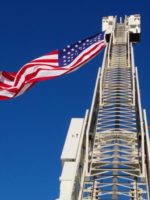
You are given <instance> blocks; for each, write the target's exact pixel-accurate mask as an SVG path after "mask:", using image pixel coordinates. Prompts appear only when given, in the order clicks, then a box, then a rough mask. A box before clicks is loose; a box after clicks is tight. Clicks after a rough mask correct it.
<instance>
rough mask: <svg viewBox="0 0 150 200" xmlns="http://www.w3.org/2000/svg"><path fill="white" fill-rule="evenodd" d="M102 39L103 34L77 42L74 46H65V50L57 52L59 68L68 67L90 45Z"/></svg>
mask: <svg viewBox="0 0 150 200" xmlns="http://www.w3.org/2000/svg"><path fill="white" fill-rule="evenodd" d="M103 39H104V34H103V33H99V34H97V35H94V36H93V37H89V38H86V39H84V40H82V41H78V42H77V43H75V44H71V45H67V46H66V48H64V49H62V50H59V54H58V55H59V57H58V59H59V60H58V61H59V66H61V67H64V66H66V65H69V64H70V63H71V62H72V61H73V60H74V59H75V58H76V57H77V56H78V55H79V54H80V53H81V52H82V51H84V50H85V49H87V48H88V47H89V46H91V45H92V44H94V43H96V42H98V41H101V40H103Z"/></svg>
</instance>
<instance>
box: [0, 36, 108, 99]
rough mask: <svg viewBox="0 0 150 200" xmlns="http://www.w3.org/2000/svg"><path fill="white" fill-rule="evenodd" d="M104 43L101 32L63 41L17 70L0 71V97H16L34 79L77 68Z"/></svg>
mask: <svg viewBox="0 0 150 200" xmlns="http://www.w3.org/2000/svg"><path fill="white" fill-rule="evenodd" d="M104 47H105V41H104V33H98V34H96V35H94V36H92V37H88V38H86V39H84V40H81V41H78V42H76V43H74V44H71V45H67V46H66V47H65V48H64V49H61V50H55V51H53V52H51V53H49V54H46V55H44V56H41V57H39V58H36V59H34V60H32V61H31V62H29V63H27V64H25V65H24V66H23V67H22V68H21V69H20V70H19V71H18V72H13V73H11V72H5V71H2V72H0V100H4V99H10V98H13V97H17V96H19V95H21V94H23V93H24V92H25V91H27V90H28V89H29V88H31V87H32V86H33V85H34V84H35V83H37V82H39V81H42V80H48V79H52V78H56V77H58V76H61V75H63V74H67V73H70V72H73V71H75V70H76V69H78V68H80V67H81V66H82V65H83V64H85V63H86V62H88V61H89V60H91V59H92V58H93V57H94V56H96V55H97V54H98V53H99V52H100V51H101V50H102V49H103V48H104Z"/></svg>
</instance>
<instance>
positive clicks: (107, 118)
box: [82, 23, 149, 200]
mask: <svg viewBox="0 0 150 200" xmlns="http://www.w3.org/2000/svg"><path fill="white" fill-rule="evenodd" d="M132 53H133V52H132V47H131V44H130V42H129V34H127V31H126V28H125V24H124V23H118V24H117V25H116V28H115V31H114V34H112V36H111V40H110V42H109V45H108V47H107V50H106V52H105V58H104V59H105V60H104V65H103V68H102V71H101V76H100V79H99V98H98V99H97V101H98V106H97V107H98V108H97V110H98V112H97V120H96V125H95V130H93V134H91V138H92V139H91V143H90V144H89V149H88V166H87V168H88V169H87V171H88V176H86V177H85V180H84V184H83V185H84V186H83V187H84V189H83V193H82V199H83V200H85V199H88V200H95V199H104V200H109V199H114V200H117V199H132V200H144V199H145V200H146V199H148V198H149V197H148V193H147V192H148V182H147V178H146V173H147V172H146V166H145V161H144V144H143V142H144V141H143V140H144V135H143V134H144V133H143V129H144V128H143V124H142V125H141V120H142V119H141V116H140V115H141V113H140V112H141V107H140V102H139V101H140V100H139V97H138V95H139V94H138V92H139V91H138V90H139V89H138V84H137V83H136V78H137V77H136V72H135V68H134V63H133V54H132Z"/></svg>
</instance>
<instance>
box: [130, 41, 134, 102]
mask: <svg viewBox="0 0 150 200" xmlns="http://www.w3.org/2000/svg"><path fill="white" fill-rule="evenodd" d="M128 53H129V56H130V54H131V71H132V95H133V106H135V61H134V50H133V45H132V43H131V44H130V52H128Z"/></svg>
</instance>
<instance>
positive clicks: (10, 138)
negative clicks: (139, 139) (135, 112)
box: [0, 0, 150, 200]
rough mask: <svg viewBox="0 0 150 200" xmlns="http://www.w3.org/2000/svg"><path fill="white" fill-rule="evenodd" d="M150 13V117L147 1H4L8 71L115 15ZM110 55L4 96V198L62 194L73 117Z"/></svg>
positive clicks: (0, 122)
mask: <svg viewBox="0 0 150 200" xmlns="http://www.w3.org/2000/svg"><path fill="white" fill-rule="evenodd" d="M137 13H139V14H141V16H142V39H141V43H140V44H138V45H136V47H135V59H136V65H137V66H138V68H139V75H140V86H141V91H142V92H141V93H142V102H143V106H144V108H146V109H147V113H148V118H149V123H150V117H149V116H150V114H149V113H150V104H149V102H150V92H149V91H150V89H149V85H150V61H149V57H150V53H149V52H150V51H149V46H150V40H149V35H150V26H149V24H150V6H149V1H146V0H124V1H122V0H107V1H102V0H74V1H73V0H57V1H52V0H42V1H37V0H36V1H33V0H30V1H19V0H18V1H17V0H13V1H7V0H5V1H1V3H0V70H6V71H17V70H18V69H19V68H20V67H21V66H22V65H23V64H25V63H26V62H28V61H30V60H32V59H34V58H36V57H39V56H41V55H44V54H45V53H48V52H51V51H53V50H55V49H61V48H63V47H64V46H66V45H67V44H69V43H72V42H76V41H78V40H80V39H83V38H84V37H87V36H90V35H93V34H95V33H97V32H99V31H101V19H102V17H103V16H107V15H118V16H124V15H125V14H126V15H130V14H137ZM102 56H103V53H102V54H101V55H99V56H97V57H96V58H94V59H93V60H92V61H90V62H89V63H88V64H86V65H85V66H84V67H83V68H81V69H80V70H78V71H76V72H74V73H72V74H69V75H67V76H63V77H60V78H57V79H53V80H50V81H45V82H41V83H39V84H37V85H35V86H34V87H33V88H32V89H31V90H30V91H28V92H27V93H25V94H24V95H22V96H20V97H18V98H16V99H12V100H8V101H1V102H0V200H54V199H55V198H57V197H58V193H59V176H60V174H61V162H60V155H61V151H62V148H63V144H64V141H65V137H66V133H67V129H68V126H69V122H70V119H71V117H83V116H84V114H85V110H86V109H87V108H89V107H90V103H91V98H92V94H93V89H94V84H95V79H96V74H97V70H98V68H99V66H101V63H102Z"/></svg>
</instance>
